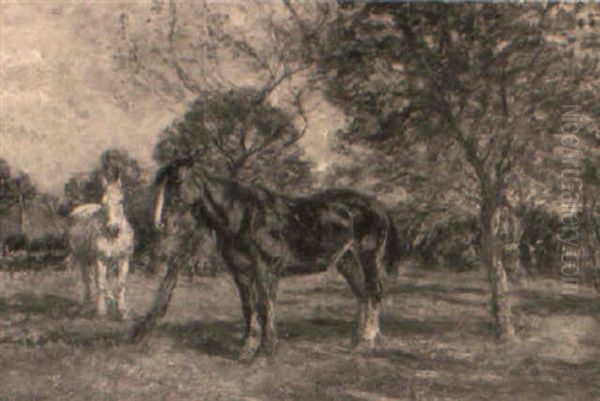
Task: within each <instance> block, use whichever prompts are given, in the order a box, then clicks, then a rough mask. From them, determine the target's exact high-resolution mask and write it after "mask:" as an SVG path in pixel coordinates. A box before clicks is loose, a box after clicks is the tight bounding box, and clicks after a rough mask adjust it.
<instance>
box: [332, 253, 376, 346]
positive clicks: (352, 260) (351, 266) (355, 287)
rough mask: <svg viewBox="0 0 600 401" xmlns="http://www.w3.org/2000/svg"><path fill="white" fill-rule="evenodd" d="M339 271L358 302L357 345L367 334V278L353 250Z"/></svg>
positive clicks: (342, 262)
mask: <svg viewBox="0 0 600 401" xmlns="http://www.w3.org/2000/svg"><path fill="white" fill-rule="evenodd" d="M337 270H338V271H339V272H340V274H341V275H342V276H343V277H344V278H345V279H346V281H347V282H348V285H349V286H350V289H351V290H352V293H353V294H354V296H355V297H356V300H357V303H358V305H357V313H356V315H357V316H356V321H357V327H356V337H355V341H354V342H355V343H356V344H358V343H360V342H361V340H362V338H363V337H364V333H365V323H366V317H367V304H368V301H369V299H368V296H367V292H366V290H365V284H364V283H365V278H364V274H363V270H362V268H361V266H360V260H359V258H358V255H356V252H355V251H354V250H351V251H349V252H347V253H346V254H344V255H343V256H342V258H341V259H340V260H339V263H338V264H337Z"/></svg>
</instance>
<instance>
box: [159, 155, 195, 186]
mask: <svg viewBox="0 0 600 401" xmlns="http://www.w3.org/2000/svg"><path fill="white" fill-rule="evenodd" d="M194 159H195V156H194V155H193V156H188V157H183V158H179V159H175V160H172V161H170V162H169V163H167V164H165V165H164V166H162V167H161V168H159V169H158V171H157V172H156V177H155V179H154V185H155V186H156V187H158V186H160V185H162V184H163V183H164V182H165V181H166V182H167V183H169V182H172V179H173V177H175V176H176V174H177V170H179V168H180V167H189V166H192V165H193V164H194Z"/></svg>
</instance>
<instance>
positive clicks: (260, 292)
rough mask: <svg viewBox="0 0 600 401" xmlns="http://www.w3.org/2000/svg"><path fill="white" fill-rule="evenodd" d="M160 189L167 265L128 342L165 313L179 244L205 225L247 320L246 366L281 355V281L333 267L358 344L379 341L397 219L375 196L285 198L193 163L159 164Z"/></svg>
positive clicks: (344, 193) (331, 193) (337, 193)
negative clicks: (347, 291)
mask: <svg viewBox="0 0 600 401" xmlns="http://www.w3.org/2000/svg"><path fill="white" fill-rule="evenodd" d="M156 192H157V197H156V204H155V214H154V219H155V225H156V226H157V227H159V228H160V229H161V230H162V235H161V243H162V244H161V245H160V246H158V247H157V248H158V249H160V252H161V253H162V255H163V260H165V259H166V262H167V264H168V268H167V271H166V273H165V276H164V278H163V281H162V283H161V284H160V288H159V291H158V294H157V296H156V299H155V301H154V304H153V306H152V308H151V309H150V311H149V312H148V313H147V314H146V315H145V316H144V318H143V319H142V320H140V321H138V322H137V323H136V325H135V326H134V328H133V332H132V334H131V339H132V341H137V340H139V339H141V338H142V337H143V336H144V334H145V333H146V332H148V331H149V330H150V329H151V328H152V327H153V326H154V325H155V324H156V321H157V320H158V319H160V318H161V317H162V316H164V314H165V313H166V310H167V307H168V304H169V301H170V299H171V296H172V293H173V289H174V287H175V285H176V282H177V277H178V272H179V269H180V267H181V265H182V263H181V260H180V259H181V258H182V257H183V256H182V255H183V254H184V253H185V252H182V247H185V245H186V242H185V241H186V239H189V238H192V233H193V232H194V231H195V230H197V229H198V228H199V227H201V226H205V227H208V228H209V229H211V230H214V232H215V233H216V238H217V246H218V249H219V251H220V253H221V255H222V257H223V259H224V261H225V263H226V264H227V266H228V268H229V270H230V272H231V274H232V276H233V279H234V281H235V283H236V285H237V288H238V290H239V295H240V299H241V303H242V311H243V316H244V323H245V331H244V342H243V347H242V350H241V353H240V359H251V358H252V357H253V356H254V354H255V353H256V351H257V350H260V351H261V352H264V353H265V354H267V355H269V354H271V353H272V352H273V350H274V348H275V345H276V342H277V334H276V328H275V296H276V288H277V280H278V279H279V278H280V277H284V276H288V275H295V274H309V273H317V272H323V271H326V270H327V269H328V267H329V266H333V265H335V266H336V267H337V269H338V271H339V272H340V273H341V274H342V275H343V276H344V277H345V278H346V280H347V281H348V284H349V285H350V288H351V289H352V292H353V293H354V295H355V296H356V297H357V299H358V303H359V307H358V336H357V341H358V343H359V344H361V345H363V346H367V347H370V346H372V345H373V344H374V343H375V342H376V341H377V340H378V338H379V337H380V330H379V310H380V305H381V299H382V276H383V275H384V274H386V273H388V274H395V273H396V266H397V261H398V258H399V248H398V243H397V239H396V229H395V227H394V225H393V223H392V220H391V219H390V217H389V215H388V213H387V212H386V210H385V209H384V207H383V206H382V205H381V204H380V203H378V202H377V201H376V200H375V199H372V198H370V197H368V196H366V195H363V194H361V193H358V192H355V191H352V190H344V189H340V190H333V189H332V190H326V191H323V192H319V193H316V194H314V195H312V196H307V197H288V196H283V195H279V194H275V193H273V192H271V191H269V190H267V189H264V188H262V187H248V186H245V185H242V184H240V183H239V182H237V181H234V180H230V179H226V178H221V177H216V176H214V175H212V174H209V173H207V172H206V171H205V170H204V169H203V168H202V167H200V166H198V165H196V164H195V163H194V160H193V158H188V159H182V160H177V161H174V162H171V163H170V164H168V165H166V166H165V167H163V168H162V169H161V170H160V171H159V172H158V175H157V177H156ZM188 246H189V245H188ZM153 259H156V258H153ZM259 332H260V341H258V336H259Z"/></svg>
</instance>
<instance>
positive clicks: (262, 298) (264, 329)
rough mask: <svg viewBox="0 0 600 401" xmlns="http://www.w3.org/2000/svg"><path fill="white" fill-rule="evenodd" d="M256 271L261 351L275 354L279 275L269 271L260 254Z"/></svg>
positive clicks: (266, 353)
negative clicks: (276, 303)
mask: <svg viewBox="0 0 600 401" xmlns="http://www.w3.org/2000/svg"><path fill="white" fill-rule="evenodd" d="M255 272H256V290H257V295H258V320H259V322H260V326H261V342H260V351H261V352H263V353H264V354H265V355H273V353H274V352H275V348H276V347H277V329H276V326H275V300H276V295H277V294H276V293H277V277H276V276H275V274H274V273H273V272H270V271H269V265H268V264H267V263H266V262H265V261H264V260H263V259H262V258H261V257H260V256H258V257H257V258H256V266H255Z"/></svg>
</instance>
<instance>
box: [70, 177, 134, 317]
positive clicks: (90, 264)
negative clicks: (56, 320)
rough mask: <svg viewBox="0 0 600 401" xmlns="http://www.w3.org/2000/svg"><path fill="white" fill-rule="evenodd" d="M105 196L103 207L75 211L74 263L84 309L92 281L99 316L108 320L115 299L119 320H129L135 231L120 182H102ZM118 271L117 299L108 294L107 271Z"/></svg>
mask: <svg viewBox="0 0 600 401" xmlns="http://www.w3.org/2000/svg"><path fill="white" fill-rule="evenodd" d="M102 185H103V187H104V194H103V196H102V201H101V203H100V204H97V203H89V204H85V205H81V206H78V207H76V208H75V209H74V210H73V211H72V212H71V214H70V225H69V245H70V248H71V256H70V258H71V263H73V264H77V265H79V268H80V270H81V276H82V280H83V305H84V307H86V306H90V305H91V301H92V288H91V287H92V285H91V284H92V280H93V279H94V281H95V283H96V314H97V315H98V316H99V317H104V316H106V313H107V308H108V301H109V298H110V299H114V298H116V305H117V312H118V314H119V317H121V318H127V317H128V309H127V306H126V302H125V285H126V282H127V273H128V271H129V259H130V258H131V255H132V254H133V246H134V237H133V230H132V228H131V226H130V225H129V222H128V221H127V218H126V217H125V212H124V208H123V192H122V190H121V181H120V180H119V179H117V180H113V181H110V182H107V181H106V180H105V179H104V178H103V179H102ZM115 267H116V268H117V285H116V294H115V295H116V296H115V297H113V296H112V291H110V290H109V288H108V287H109V280H108V274H107V273H108V271H107V269H114V268H115ZM92 276H93V277H92Z"/></svg>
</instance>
